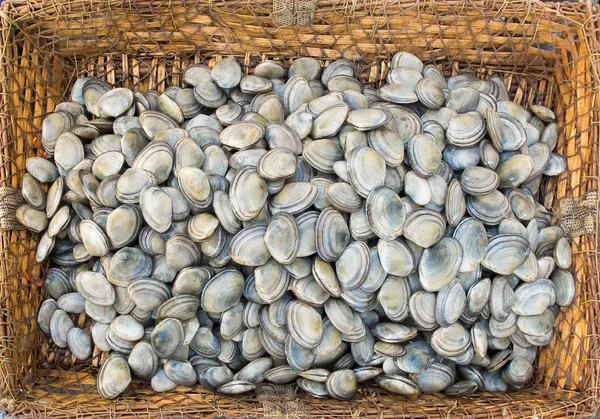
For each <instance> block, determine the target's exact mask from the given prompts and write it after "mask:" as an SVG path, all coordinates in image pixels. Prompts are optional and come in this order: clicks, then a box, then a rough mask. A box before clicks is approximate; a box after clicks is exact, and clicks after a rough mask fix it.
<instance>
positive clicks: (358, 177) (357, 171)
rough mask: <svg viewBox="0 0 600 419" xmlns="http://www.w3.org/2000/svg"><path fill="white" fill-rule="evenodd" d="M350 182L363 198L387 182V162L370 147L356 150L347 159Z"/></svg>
mask: <svg viewBox="0 0 600 419" xmlns="http://www.w3.org/2000/svg"><path fill="white" fill-rule="evenodd" d="M346 162H347V165H348V166H347V167H348V180H349V181H350V184H351V185H352V186H353V187H354V189H355V190H356V192H357V193H358V194H359V195H360V196H362V197H363V198H367V197H368V196H369V193H370V192H371V191H372V190H373V189H375V188H377V187H378V186H382V185H383V184H384V182H385V160H384V159H383V158H382V157H381V156H379V154H378V153H377V152H376V151H374V150H373V149H370V148H368V147H357V148H354V149H353V150H352V151H351V152H350V154H349V155H348V157H347V159H346Z"/></svg>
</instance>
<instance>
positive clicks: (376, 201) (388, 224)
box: [365, 186, 406, 240]
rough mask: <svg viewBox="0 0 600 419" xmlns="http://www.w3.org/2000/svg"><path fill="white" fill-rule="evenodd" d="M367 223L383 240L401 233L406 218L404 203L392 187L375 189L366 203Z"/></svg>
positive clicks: (393, 237)
mask: <svg viewBox="0 0 600 419" xmlns="http://www.w3.org/2000/svg"><path fill="white" fill-rule="evenodd" d="M365 209H366V216H367V223H368V224H369V227H370V228H371V230H372V231H373V232H374V233H375V234H376V235H377V236H378V237H379V238H380V239H383V240H393V239H395V238H396V237H398V236H399V235H400V233H401V232H402V227H403V226H404V222H405V220H406V215H405V211H404V205H403V204H402V202H401V200H400V197H399V196H398V195H397V194H396V193H395V192H394V191H392V190H391V189H389V188H387V187H385V186H380V187H377V188H375V189H373V190H372V191H371V192H370V193H369V196H368V197H367V202H366V204H365Z"/></svg>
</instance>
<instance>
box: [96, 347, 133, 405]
mask: <svg viewBox="0 0 600 419" xmlns="http://www.w3.org/2000/svg"><path fill="white" fill-rule="evenodd" d="M130 382H131V373H130V371H129V365H128V364H127V360H126V359H125V358H124V357H123V356H122V355H118V354H111V355H109V356H108V357H107V358H106V359H105V360H104V363H103V364H102V367H101V368H100V372H99V373H98V378H97V382H96V387H97V388H98V393H100V396H102V397H104V398H105V399H114V398H115V397H117V396H118V395H119V394H121V393H122V392H123V391H125V389H126V388H127V386H128V385H129V383H130Z"/></svg>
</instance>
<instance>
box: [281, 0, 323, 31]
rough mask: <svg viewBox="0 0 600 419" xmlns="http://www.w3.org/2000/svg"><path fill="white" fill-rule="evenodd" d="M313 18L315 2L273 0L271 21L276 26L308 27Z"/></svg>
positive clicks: (307, 0)
mask: <svg viewBox="0 0 600 419" xmlns="http://www.w3.org/2000/svg"><path fill="white" fill-rule="evenodd" d="M314 17H315V0H292V1H290V0H274V1H273V21H274V22H275V24H277V25H281V26H292V25H300V26H306V25H310V24H311V23H312V21H313V19H314Z"/></svg>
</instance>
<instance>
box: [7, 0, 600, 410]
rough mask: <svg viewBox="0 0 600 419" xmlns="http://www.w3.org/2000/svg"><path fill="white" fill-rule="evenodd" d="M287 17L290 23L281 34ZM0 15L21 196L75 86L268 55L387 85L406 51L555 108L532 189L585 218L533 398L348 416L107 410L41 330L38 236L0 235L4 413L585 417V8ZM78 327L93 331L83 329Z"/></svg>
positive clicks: (10, 135) (182, 404)
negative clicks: (333, 66)
mask: <svg viewBox="0 0 600 419" xmlns="http://www.w3.org/2000/svg"><path fill="white" fill-rule="evenodd" d="M282 4H286V5H287V8H286V7H282ZM290 5H291V6H290ZM312 6H314V11H313V10H312ZM290 7H291V9H290ZM282 13H283V14H284V15H286V16H287V17H286V18H285V19H284V20H283V21H279V20H278V19H279V18H278V17H277V16H278V15H281V14H282ZM290 15H291V18H290ZM306 15H308V17H306ZM301 16H304V17H302V18H301ZM0 17H1V24H2V29H1V30H2V32H1V38H0V187H12V188H16V189H18V188H19V187H20V179H21V178H22V176H23V174H24V173H25V159H26V158H27V157H29V156H36V155H38V156H41V155H42V150H41V147H40V141H39V140H40V138H39V137H40V130H41V124H42V120H43V118H44V116H45V115H46V114H47V113H48V112H51V111H52V110H53V109H54V107H55V105H56V104H57V103H59V102H61V101H63V100H66V99H67V98H68V95H69V92H70V87H71V86H72V84H73V82H74V81H75V79H76V78H77V77H79V76H84V75H90V76H96V77H100V78H103V79H105V80H106V81H108V82H109V83H111V84H113V85H115V86H124V87H128V88H132V89H140V90H144V89H149V88H153V89H157V90H158V91H161V92H162V91H164V89H165V88H167V87H169V86H171V85H177V86H180V85H182V80H181V75H182V71H183V70H184V69H185V68H186V66H188V65H190V64H192V63H199V62H203V63H207V64H209V65H213V64H214V63H215V62H217V61H218V60H220V59H222V58H223V57H228V56H233V57H237V58H238V59H239V60H240V62H242V63H243V65H244V69H245V71H247V72H250V71H252V68H253V66H255V65H256V64H257V63H258V62H260V61H261V60H263V59H273V60H277V61H280V62H282V63H283V64H284V65H285V66H289V65H290V63H291V62H292V61H293V60H294V59H295V58H297V57H301V56H311V57H315V58H317V59H320V60H322V62H323V64H327V63H328V62H330V60H333V59H337V58H342V57H344V58H347V59H350V60H352V61H354V62H355V63H356V64H357V66H358V68H359V70H360V74H361V79H362V81H363V82H365V83H370V84H372V85H374V86H377V85H379V84H380V83H382V81H384V80H385V76H386V74H387V69H388V67H387V64H386V61H387V60H389V59H390V58H391V56H392V55H393V54H394V53H395V52H397V51H409V52H411V53H414V54H416V55H417V56H419V57H420V58H421V59H422V60H423V61H425V62H427V63H433V64H435V65H437V66H439V68H440V69H441V70H442V71H443V72H444V73H445V75H446V76H450V75H452V74H456V73H457V72H458V71H459V70H460V71H464V70H471V71H474V72H475V73H476V74H477V75H479V76H482V77H488V76H490V75H492V74H499V75H500V76H501V77H503V78H504V79H505V81H506V84H507V86H508V88H509V91H510V94H511V98H513V100H514V101H516V102H517V103H520V104H522V105H525V106H526V105H527V104H531V103H537V104H542V105H545V106H548V107H550V108H552V109H553V110H554V111H555V112H556V115H557V122H558V126H559V144H558V147H557V152H558V153H559V154H561V155H563V156H564V157H565V158H566V159H567V162H568V171H567V172H566V173H563V174H562V175H560V176H559V177H557V178H553V179H551V180H549V181H547V182H545V183H544V184H543V185H542V188H541V190H542V193H541V196H540V198H539V199H540V201H541V202H542V203H544V205H546V206H547V207H548V208H549V209H550V210H551V211H552V213H553V214H554V216H555V221H556V222H559V221H560V218H561V217H562V219H563V222H565V221H568V219H569V217H572V215H573V214H580V213H583V212H585V214H586V216H587V221H586V222H585V223H583V226H582V227H581V226H580V227H577V226H575V227H573V228H574V229H576V230H577V231H576V232H575V231H574V230H573V231H574V232H573V233H572V236H573V239H572V248H573V254H574V257H573V273H574V275H575V276H576V297H575V300H574V303H573V305H572V306H570V307H568V308H564V309H562V310H561V312H560V314H559V315H558V318H557V321H556V324H555V329H556V334H555V337H554V339H553V340H552V342H551V344H550V345H549V346H547V347H545V348H543V349H542V350H541V351H539V352H538V359H537V360H536V364H535V365H536V369H535V378H534V382H533V384H532V386H530V387H527V388H525V389H523V390H520V391H518V392H512V393H506V394H501V393H497V394H490V393H476V394H473V395H471V396H468V397H453V398H449V397H445V396H443V395H426V396H421V397H419V398H403V397H399V396H394V395H391V394H388V393H386V392H385V391H382V390H381V389H378V388H377V387H374V386H364V387H361V388H360V390H359V394H358V395H357V396H356V397H355V398H354V399H353V400H351V401H349V402H337V401H333V400H317V399H311V398H308V397H306V396H305V395H303V393H302V392H301V391H299V390H295V389H294V388H287V389H281V388H270V389H269V388H267V389H260V390H259V391H258V392H257V393H255V394H250V395H247V396H244V397H226V396H223V395H216V394H213V393H211V392H209V391H206V390H204V389H202V388H200V387H196V388H192V389H189V388H184V387H178V388H176V389H175V390H173V391H171V392H168V393H164V394H156V393H154V392H153V391H152V390H151V389H150V388H149V386H148V385H147V384H145V383H141V382H133V383H132V384H131V385H130V387H129V388H128V390H127V392H125V393H124V394H123V395H122V396H121V397H120V398H119V399H117V400H113V401H108V400H104V399H102V398H101V397H100V396H99V395H98V394H97V391H96V389H95V377H96V375H97V372H98V367H99V365H100V363H101V360H102V357H104V356H106V354H103V353H101V352H99V351H98V350H97V349H96V350H95V351H94V354H93V359H92V361H91V362H89V361H88V362H80V361H76V360H75V358H74V357H72V356H71V354H70V353H69V352H67V351H66V350H64V349H59V348H57V347H56V346H55V345H53V344H52V343H51V342H50V340H49V339H48V338H47V337H45V336H44V335H43V333H42V332H41V330H39V328H38V327H37V324H36V315H37V310H38V308H39V306H40V304H41V302H42V301H43V299H44V295H43V288H41V285H42V283H43V282H42V279H43V275H44V271H45V269H47V266H39V265H37V264H36V263H35V258H34V253H35V246H36V242H37V240H38V237H37V236H36V235H34V234H31V233H30V232H28V231H23V230H11V231H8V230H6V231H2V232H0V234H1V241H0V246H1V249H0V408H4V409H6V410H8V411H9V413H10V414H12V415H15V416H19V417H27V416H31V417H40V416H48V417H53V418H62V417H77V418H88V417H89V418H91V417H118V418H133V417H173V416H177V417H179V416H186V417H192V416H203V417H206V418H211V417H217V416H223V415H226V416H231V417H235V416H258V417H264V416H266V417H286V418H288V417H309V418H322V417H327V418H329V417H332V418H333V417H350V416H351V417H357V418H358V417H369V418H395V417H399V418H405V417H419V418H422V417H444V418H445V417H471V418H498V417H500V418H509V417H523V416H525V417H536V418H542V417H543V418H546V417H556V418H563V417H583V416H586V415H590V414H592V413H593V412H594V411H595V409H596V407H597V397H598V389H599V377H600V363H599V362H598V359H600V334H599V331H598V328H599V314H600V295H599V284H598V260H597V257H598V254H597V239H598V223H597V222H596V219H595V218H596V217H597V213H598V212H597V205H598V204H597V199H596V198H595V197H593V196H592V195H591V194H589V192H590V191H597V190H598V140H599V128H600V126H599V121H600V90H599V88H600V78H599V72H600V10H599V9H598V7H597V6H594V7H592V5H591V4H585V3H564V4H551V3H546V4H545V3H541V2H537V1H535V0H526V1H521V0H519V1H516V0H515V1H512V0H507V1H493V0H449V1H435V0H429V1H418V2H414V1H413V0H356V1H348V0H320V1H316V2H314V3H313V2H310V1H309V2H306V1H302V0H300V1H295V2H277V1H276V2H275V4H274V3H273V2H272V1H267V0H256V1H248V0H229V1H225V0H199V1H196V2H192V1H186V0H139V1H125V0H5V1H4V3H2V6H1V13H0ZM565 200H567V201H565ZM568 200H570V203H569V201H568ZM563 202H565V204H563V208H561V203H563ZM578 211H579V212H578ZM561 214H562V215H561ZM589 214H593V217H592V219H590V217H589ZM571 222H572V224H573V223H574V220H571ZM567 229H568V230H569V231H571V228H570V227H568V226H567ZM580 233H581V234H580ZM76 323H78V326H80V327H84V328H85V327H88V326H89V323H86V320H85V315H83V316H82V317H80V318H79V319H78V321H77V322H76Z"/></svg>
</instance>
